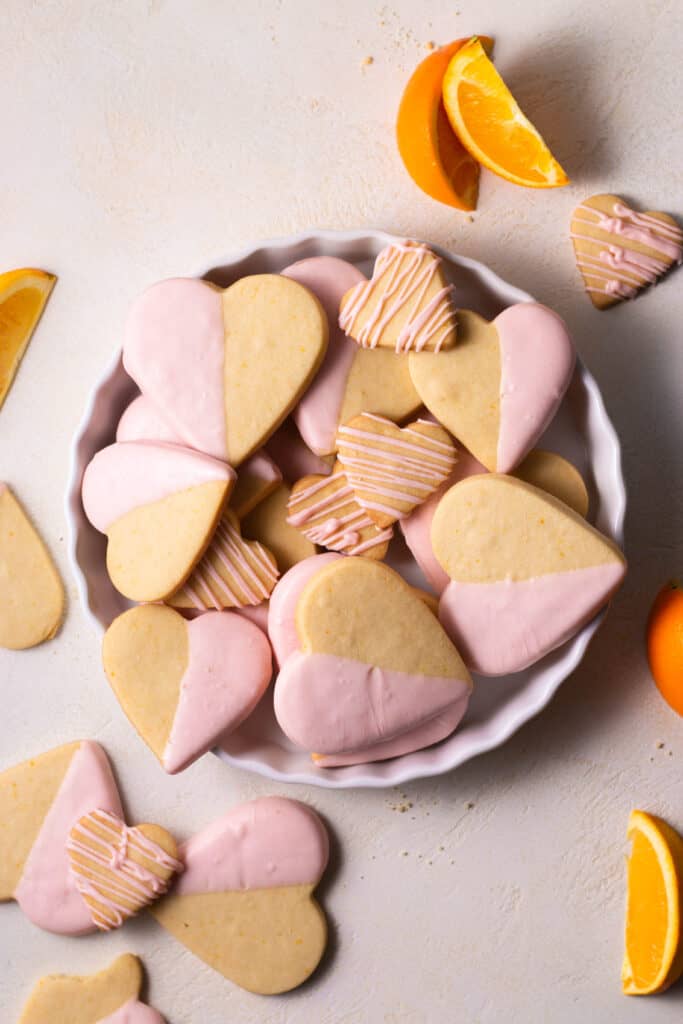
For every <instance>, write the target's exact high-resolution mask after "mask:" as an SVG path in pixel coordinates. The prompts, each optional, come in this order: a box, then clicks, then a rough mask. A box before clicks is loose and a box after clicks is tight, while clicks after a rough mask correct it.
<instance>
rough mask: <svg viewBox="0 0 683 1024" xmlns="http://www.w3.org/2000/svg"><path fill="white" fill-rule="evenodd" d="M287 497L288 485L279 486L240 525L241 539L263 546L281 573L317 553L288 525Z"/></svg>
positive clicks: (313, 545)
mask: <svg viewBox="0 0 683 1024" xmlns="http://www.w3.org/2000/svg"><path fill="white" fill-rule="evenodd" d="M289 496H290V489H289V487H288V486H287V484H280V486H279V487H276V488H275V490H274V491H273V493H272V494H269V495H268V497H267V498H266V499H265V501H260V502H259V503H258V505H257V506H256V508H255V509H252V511H251V512H250V513H249V515H248V516H245V518H244V519H243V520H242V523H241V526H242V535H243V536H244V537H248V538H249V540H257V541H260V542H261V543H262V544H263V545H265V547H266V548H267V549H268V551H270V552H272V554H273V555H275V561H276V562H277V567H278V569H279V570H280V572H281V573H283V572H287V570H288V569H291V568H292V566H293V565H296V563H297V562H301V561H303V559H304V558H310V557H311V555H314V554H315V551H316V548H315V544H313V543H312V542H311V541H310V540H309V539H308V538H307V537H304V535H303V534H302V533H300V532H299V530H297V529H296V528H295V527H294V526H290V524H289V523H288V522H287V506H288V502H289Z"/></svg>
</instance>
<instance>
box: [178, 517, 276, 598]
mask: <svg viewBox="0 0 683 1024" xmlns="http://www.w3.org/2000/svg"><path fill="white" fill-rule="evenodd" d="M279 575H280V573H279V571H278V567H277V563H276V561H275V558H274V557H273V555H272V554H271V553H270V551H268V549H267V548H264V546H263V544H259V542H258V541H253V540H245V539H244V538H243V537H242V534H241V532H240V524H239V522H238V521H237V519H236V518H235V515H234V514H233V512H231V510H230V509H226V510H225V512H224V513H223V515H222V517H221V520H220V522H219V524H218V526H217V527H216V532H215V533H214V535H213V537H212V538H211V542H210V544H209V546H208V548H207V549H206V553H205V554H204V556H203V558H202V559H201V561H200V562H199V563H198V564H197V565H196V566H195V568H194V569H193V570H192V574H191V575H190V578H189V579H188V580H186V582H185V583H184V584H183V586H182V587H181V588H180V590H177V591H176V592H175V594H172V595H171V597H169V598H167V599H166V604H170V605H171V606H172V607H173V608H197V609H199V611H208V610H209V609H211V608H213V609H214V610H217V611H220V609H221V608H243V607H245V606H246V605H257V604H261V602H262V601H267V600H268V598H269V597H270V594H271V591H272V589H273V587H274V586H275V583H276V581H277V578H278V576H279Z"/></svg>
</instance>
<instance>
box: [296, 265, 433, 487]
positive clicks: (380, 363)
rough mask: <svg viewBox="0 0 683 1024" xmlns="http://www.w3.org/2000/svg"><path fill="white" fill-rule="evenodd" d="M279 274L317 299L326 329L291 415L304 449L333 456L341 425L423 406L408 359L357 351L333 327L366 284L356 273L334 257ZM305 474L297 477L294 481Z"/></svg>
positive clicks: (405, 413)
mask: <svg viewBox="0 0 683 1024" xmlns="http://www.w3.org/2000/svg"><path fill="white" fill-rule="evenodd" d="M282 273H283V274H284V275H285V276H286V277H291V278H293V279H294V280H295V281H299V282H300V283H301V284H303V285H305V286H306V287H307V288H310V290H311V291H312V292H313V293H314V294H315V295H317V296H318V298H319V299H320V301H321V302H322V304H323V307H324V309H325V312H326V313H327V318H328V320H329V324H330V340H329V344H328V346H327V353H326V355H325V359H324V361H323V364H322V366H321V367H320V369H319V371H318V373H317V374H316V377H315V380H314V381H313V382H312V384H311V386H310V387H309V388H308V390H307V391H306V393H305V394H304V395H303V397H302V398H301V401H300V402H299V404H298V405H297V407H296V408H295V410H294V412H293V417H294V419H295V421H296V425H297V427H298V428H299V431H300V433H301V436H302V437H303V439H304V441H305V442H306V444H307V445H308V446H309V447H310V448H311V449H312V450H313V451H314V452H317V453H318V454H320V455H327V454H330V453H332V452H334V451H335V441H336V434H337V427H338V426H339V424H340V423H346V421H347V420H350V419H351V418H352V417H353V416H357V415H358V414H359V413H361V412H375V413H378V415H380V416H386V417H388V419H390V420H395V421H396V422H400V421H401V420H404V419H406V417H408V416H411V415H412V414H413V413H415V412H416V411H417V409H419V407H420V405H421V404H422V402H421V399H420V396H419V395H418V393H417V391H416V390H415V388H414V386H413V382H412V380H411V379H410V370H409V369H408V364H407V362H406V360H405V359H397V358H396V356H395V353H393V352H390V351H387V350H384V349H378V350H375V351H374V352H369V351H368V350H366V349H364V348H361V347H360V346H359V345H357V344H356V343H355V342H354V341H353V340H352V339H351V338H347V337H346V335H345V334H344V332H343V331H342V329H341V328H340V327H339V324H338V322H337V320H338V316H339V304H340V302H341V300H342V299H343V297H344V295H345V294H346V292H348V291H349V290H350V289H351V288H352V287H354V286H355V285H359V284H364V283H365V278H364V277H363V275H362V274H361V272H360V270H358V269H357V268H356V267H354V265H353V264H352V263H347V262H346V261H345V260H340V259H336V258H335V257H334V256H313V257H312V258H311V259H308V260H300V261H299V262H298V263H293V264H292V266H291V267H287V269H286V270H283V271H282ZM308 472H315V470H308ZM305 475H306V472H302V473H297V474H296V477H294V479H297V478H298V477H300V476H305Z"/></svg>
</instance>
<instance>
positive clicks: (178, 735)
mask: <svg viewBox="0 0 683 1024" xmlns="http://www.w3.org/2000/svg"><path fill="white" fill-rule="evenodd" d="M102 660H103V663H104V669H105V671H106V673H107V677H108V679H109V682H110V683H111V685H112V688H113V690H114V692H115V694H116V696H117V697H118V699H119V702H120V704H121V707H122V708H123V710H124V711H125V713H126V715H127V716H128V718H129V719H130V721H131V723H132V724H133V725H134V726H135V728H136V729H137V731H138V732H139V734H140V736H141V737H142V739H143V740H144V741H145V743H146V744H147V745H148V746H149V747H150V748H151V749H152V751H153V752H154V753H155V754H156V756H157V757H158V759H159V761H160V762H161V764H162V765H163V767H164V768H165V769H166V771H167V772H171V773H173V772H178V771H181V770H182V769H183V768H186V767H187V766H188V765H189V764H191V763H192V761H195V760H196V759H197V758H198V757H200V756H201V755H202V754H204V753H206V751H207V750H209V749H210V748H211V747H212V746H214V744H215V743H216V741H217V740H218V738H219V736H221V735H222V734H224V733H228V732H230V731H232V730H233V729H236V728H237V726H238V725H239V724H240V723H241V722H242V721H244V719H245V718H246V717H247V715H249V714H251V712H252V711H253V710H254V708H255V707H256V705H257V703H258V702H259V700H260V699H261V697H262V696H263V693H264V691H265V689H266V687H267V686H268V682H269V680H270V673H271V653H270V645H269V644H268V641H267V639H266V637H265V636H264V634H263V632H262V631H261V630H260V629H259V628H258V626H255V625H254V623H253V622H249V621H247V619H245V618H242V617H241V616H239V615H235V614H234V613H233V612H206V613H205V614H204V615H200V616H199V617H198V618H196V619H193V620H192V621H189V622H188V621H187V620H186V619H184V618H183V616H182V615H180V614H179V613H178V612H176V611H174V610H173V609H172V608H167V607H165V606H164V605H152V604H148V605H141V606H140V607H137V608H130V609H129V610H128V611H127V612H124V613H123V614H122V615H119V616H118V618H116V619H114V621H113V622H112V624H111V626H110V627H109V629H108V630H107V632H106V633H105V635H104V640H103V643H102Z"/></svg>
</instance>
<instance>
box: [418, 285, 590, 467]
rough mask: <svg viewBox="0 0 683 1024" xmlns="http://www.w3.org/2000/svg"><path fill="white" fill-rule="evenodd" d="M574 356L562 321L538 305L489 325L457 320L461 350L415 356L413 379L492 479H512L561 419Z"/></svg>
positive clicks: (474, 318) (466, 316)
mask: <svg viewBox="0 0 683 1024" xmlns="http://www.w3.org/2000/svg"><path fill="white" fill-rule="evenodd" d="M575 359H576V355H575V352H574V346H573V344H572V341H571V338H570V337H569V334H568V333H567V328H566V327H565V324H564V322H563V321H562V319H561V318H560V317H559V316H558V315H557V313H553V311H552V310H550V309H546V307H545V306H539V305H537V304H536V303H534V302H524V303H520V304H518V305H516V306H509V307H508V309H506V310H504V311H503V312H502V313H500V315H499V316H497V317H496V319H495V320H493V321H492V322H491V323H488V322H487V321H486V320H484V319H483V318H482V317H480V316H478V315H477V314H476V313H472V312H469V311H466V310H461V311H460V312H459V314H458V344H457V345H456V346H455V347H454V348H452V349H451V350H450V351H449V352H442V353H440V354H439V355H438V357H437V356H436V355H431V354H429V353H424V352H423V353H419V354H415V353H413V354H412V355H411V356H410V360H409V365H410V374H411V376H412V378H413V383H414V384H415V387H416V388H417V390H418V392H419V394H420V396H421V397H422V400H423V402H424V403H425V405H426V406H427V408H428V409H429V411H430V412H431V413H433V415H434V416H435V417H436V418H437V419H438V421H439V422H440V423H441V424H443V426H444V427H445V428H446V429H447V430H449V431H450V433H451V434H453V436H454V437H456V438H457V439H458V440H459V441H462V443H463V444H464V445H465V447H466V448H468V449H469V450H470V452H471V453H472V455H474V457H475V458H476V459H478V460H479V462H481V463H483V464H484V465H485V466H486V468H487V469H489V470H491V472H496V471H497V472H499V473H510V472H511V471H512V470H513V469H514V468H515V466H516V465H517V464H518V463H519V462H521V461H522V459H523V458H524V456H525V455H526V454H527V452H528V451H530V449H531V448H533V446H534V444H535V443H536V441H537V440H538V438H539V437H540V436H541V434H542V433H543V431H544V430H545V428H546V427H547V426H548V424H549V423H550V421H551V419H552V418H553V416H554V415H555V413H556V412H557V409H558V406H559V404H560V402H561V401H562V397H563V395H564V393H565V391H566V390H567V386H568V385H569V381H570V380H571V377H572V373H573V372H574V363H575Z"/></svg>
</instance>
